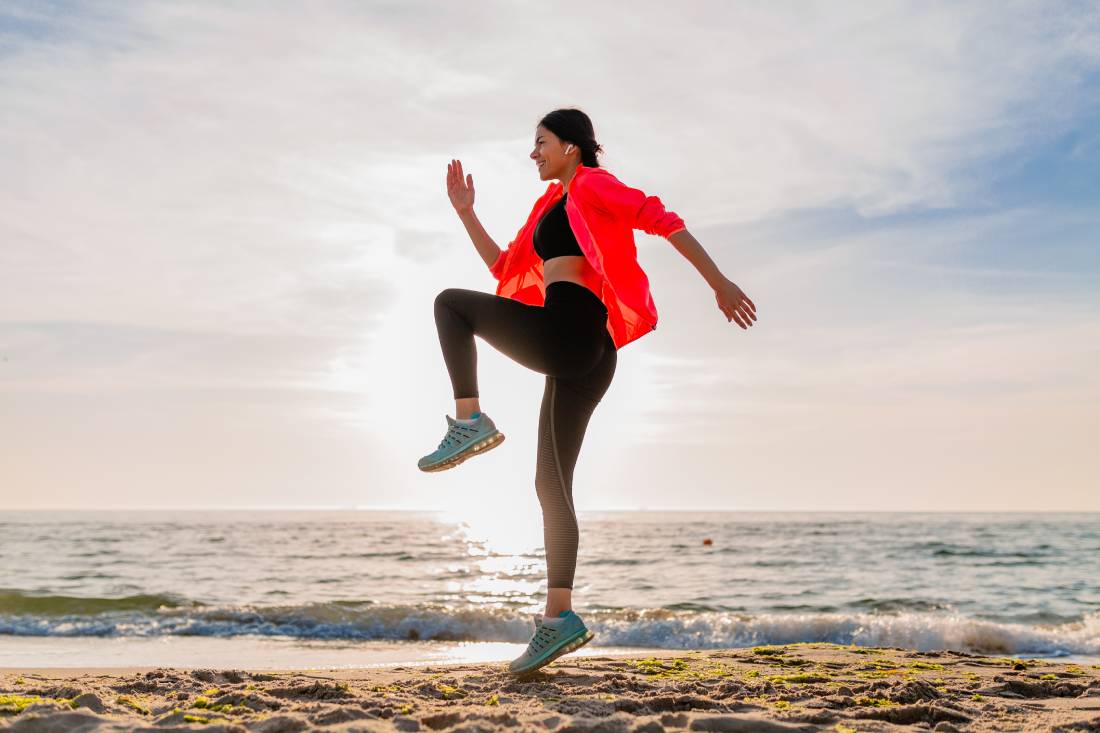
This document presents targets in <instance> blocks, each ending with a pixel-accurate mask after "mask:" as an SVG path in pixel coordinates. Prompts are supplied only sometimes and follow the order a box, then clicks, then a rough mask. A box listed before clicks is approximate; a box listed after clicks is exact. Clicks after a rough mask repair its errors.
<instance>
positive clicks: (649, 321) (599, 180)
mask: <svg viewBox="0 0 1100 733" xmlns="http://www.w3.org/2000/svg"><path fill="white" fill-rule="evenodd" d="M564 192H565V187H564V186H563V185H562V184H561V182H560V181H554V182H553V183H551V184H550V185H549V186H548V187H547V189H546V191H545V192H544V193H543V194H542V196H540V197H539V199H538V200H537V201H536V202H535V206H534V208H532V209H531V213H530V214H528V216H527V222H526V223H525V224H524V225H523V227H521V228H520V230H519V232H518V233H517V234H516V237H515V239H513V240H512V241H511V242H509V243H508V247H507V248H505V249H504V250H503V251H502V252H501V254H500V256H499V257H497V260H496V262H494V263H493V264H492V266H491V267H490V268H489V272H490V273H492V275H493V277H495V278H496V279H497V280H498V281H499V282H498V284H497V290H496V294H497V295H500V296H502V297H505V298H513V299H515V300H518V301H520V302H522V303H527V304H528V305H543V304H544V303H545V301H546V285H545V283H544V282H543V274H542V259H541V258H540V257H539V256H538V253H537V252H535V243H534V232H535V225H536V224H537V223H538V221H539V219H540V218H541V217H542V215H543V214H544V213H545V212H546V211H547V209H549V208H550V207H551V206H553V205H554V203H555V202H556V201H557V200H558V199H560V198H561V197H562V195H563V194H564ZM565 213H566V216H567V217H568V219H569V225H570V227H571V228H572V230H573V234H574V235H575V236H576V238H577V243H578V244H579V245H580V248H581V251H582V252H584V256H585V259H587V260H588V262H589V264H591V265H592V267H593V268H594V269H595V270H596V272H597V273H599V274H600V276H601V277H602V278H603V282H602V284H601V289H602V291H603V292H601V293H599V296H600V300H602V301H603V304H604V305H605V306H606V307H607V330H608V331H609V332H610V333H611V338H612V339H613V340H614V342H615V348H616V349H619V348H622V347H623V346H625V345H626V344H628V343H630V342H631V341H634V340H635V339H637V338H640V337H641V336H644V335H645V334H647V333H649V332H650V331H652V330H653V329H655V328H657V306H656V305H655V304H654V302H653V297H652V296H651V295H650V292H649V278H647V277H646V274H645V272H643V271H642V268H641V265H639V264H638V256H637V255H638V251H637V247H636V245H635V243H634V230H635V229H641V230H642V231H644V232H646V233H647V234H653V235H656V236H659V237H664V238H665V239H668V238H669V237H670V236H671V235H673V234H675V233H676V232H678V231H681V230H683V229H686V228H687V227H686V226H684V220H683V219H681V218H680V217H679V216H677V215H676V214H675V213H673V212H671V211H666V210H665V207H664V205H663V204H662V203H661V199H659V198H658V197H656V196H647V195H646V194H645V193H644V192H643V191H640V190H638V189H636V188H630V187H629V186H627V185H625V184H624V183H622V182H621V181H620V180H619V179H618V178H616V177H615V176H613V175H612V174H611V173H610V172H608V171H607V170H606V169H605V168H589V167H587V166H585V165H583V164H581V165H578V166H577V171H576V173H574V175H573V180H572V182H571V183H570V186H569V199H568V200H567V201H566V202H565Z"/></svg>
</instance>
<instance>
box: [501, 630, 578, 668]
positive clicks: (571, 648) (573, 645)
mask: <svg viewBox="0 0 1100 733" xmlns="http://www.w3.org/2000/svg"><path fill="white" fill-rule="evenodd" d="M594 636H595V634H593V633H592V632H591V631H590V630H588V629H585V630H584V634H583V635H581V636H579V637H577V638H576V639H574V640H573V641H570V642H568V643H567V644H565V646H563V647H562V648H561V649H558V650H557V651H556V652H554V653H553V654H551V655H550V656H548V657H547V658H546V659H544V660H542V661H541V662H539V663H537V664H535V665H533V666H531V667H526V668H525V669H521V670H517V671H515V672H511V671H509V673H510V674H514V675H524V674H531V673H532V672H535V671H537V670H540V669H542V668H543V667H545V666H546V665H548V664H550V663H551V662H553V661H554V660H555V659H557V658H558V657H561V656H563V655H565V654H568V653H569V652H575V651H577V650H578V649H580V648H581V647H582V646H584V645H585V644H587V643H588V642H590V641H592V637H594Z"/></svg>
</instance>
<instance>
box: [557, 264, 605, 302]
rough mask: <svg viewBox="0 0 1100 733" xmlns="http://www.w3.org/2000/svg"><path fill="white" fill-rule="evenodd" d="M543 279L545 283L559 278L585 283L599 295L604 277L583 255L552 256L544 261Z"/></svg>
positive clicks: (578, 283) (579, 283) (584, 284)
mask: <svg viewBox="0 0 1100 733" xmlns="http://www.w3.org/2000/svg"><path fill="white" fill-rule="evenodd" d="M542 279H543V283H544V284H545V285H549V284H550V283H553V282H558V281H559V280H568V281H569V282H572V283H576V284H577V285H583V286H584V287H586V288H588V289H589V290H591V291H592V292H593V293H595V294H596V297H599V295H600V291H601V290H602V288H601V285H602V284H603V278H601V277H600V274H599V273H598V272H596V270H595V268H593V267H592V265H590V264H588V259H587V258H585V257H584V256H583V255H565V256H561V257H551V258H550V259H548V260H546V261H545V262H543V263H542Z"/></svg>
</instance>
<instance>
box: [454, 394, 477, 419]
mask: <svg viewBox="0 0 1100 733" xmlns="http://www.w3.org/2000/svg"><path fill="white" fill-rule="evenodd" d="M479 412H481V405H480V404H479V402H478V398H477V397H461V398H459V399H457V400H455V419H456V420H466V419H469V418H470V417H472V416H473V415H476V414H477V413H479Z"/></svg>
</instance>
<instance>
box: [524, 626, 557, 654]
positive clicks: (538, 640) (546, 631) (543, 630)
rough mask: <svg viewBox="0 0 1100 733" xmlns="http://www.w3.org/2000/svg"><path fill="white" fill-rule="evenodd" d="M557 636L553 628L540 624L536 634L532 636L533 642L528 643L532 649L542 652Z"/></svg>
mask: <svg viewBox="0 0 1100 733" xmlns="http://www.w3.org/2000/svg"><path fill="white" fill-rule="evenodd" d="M556 636H557V633H555V632H554V631H553V630H552V629H550V628H549V627H547V626H540V627H539V629H538V631H536V632H535V635H534V636H533V637H531V643H530V644H529V645H528V646H529V647H530V649H531V650H532V651H535V652H541V651H542V650H543V649H545V648H546V647H547V645H549V644H550V642H552V641H553V640H554V638H555V637H556Z"/></svg>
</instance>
